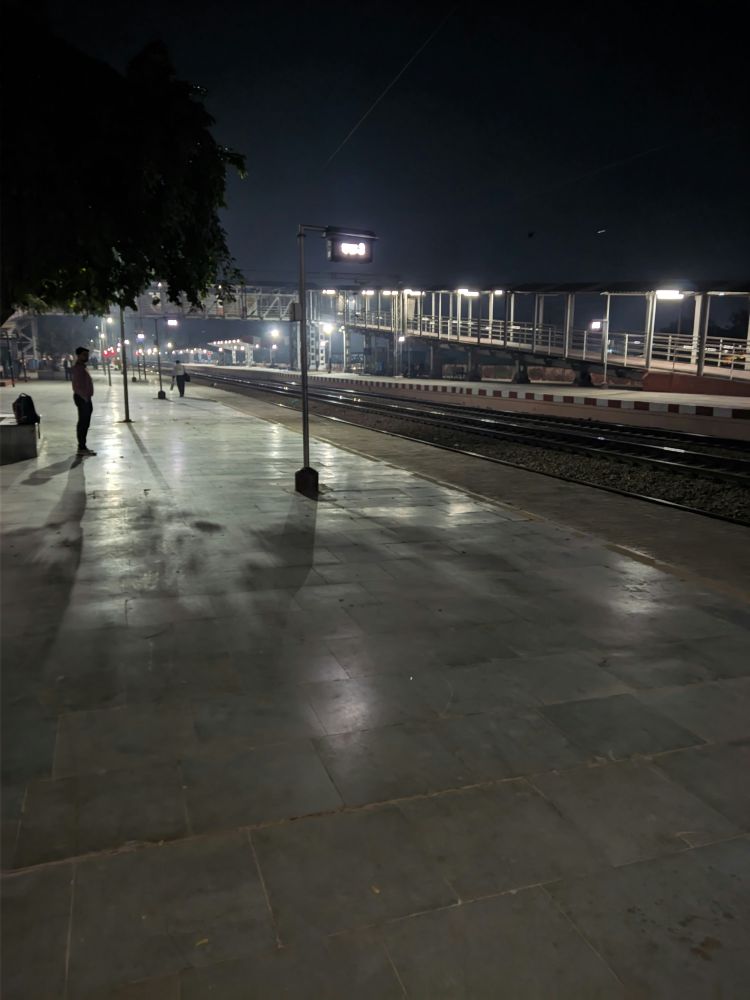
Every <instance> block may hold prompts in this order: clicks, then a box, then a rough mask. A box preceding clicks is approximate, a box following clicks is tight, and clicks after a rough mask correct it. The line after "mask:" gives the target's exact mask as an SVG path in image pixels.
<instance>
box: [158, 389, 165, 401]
mask: <svg viewBox="0 0 750 1000" xmlns="http://www.w3.org/2000/svg"><path fill="white" fill-rule="evenodd" d="M156 398H157V399H166V398H167V394H166V392H164V390H163V389H159V391H158V392H157V394H156Z"/></svg>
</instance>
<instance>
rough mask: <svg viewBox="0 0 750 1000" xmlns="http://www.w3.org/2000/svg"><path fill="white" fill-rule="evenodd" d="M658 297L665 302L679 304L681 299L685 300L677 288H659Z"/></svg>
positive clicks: (657, 290)
mask: <svg viewBox="0 0 750 1000" xmlns="http://www.w3.org/2000/svg"><path fill="white" fill-rule="evenodd" d="M656 297H657V299H661V300H662V301H665V302H678V301H679V300H680V299H684V298H685V296H684V295H683V294H682V292H681V291H679V289H677V288H657V289H656Z"/></svg>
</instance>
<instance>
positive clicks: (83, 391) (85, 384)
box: [72, 347, 96, 455]
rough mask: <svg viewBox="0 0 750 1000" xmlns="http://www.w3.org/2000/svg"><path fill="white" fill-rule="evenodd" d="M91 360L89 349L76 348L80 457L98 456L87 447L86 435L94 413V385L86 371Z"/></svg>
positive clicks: (76, 393)
mask: <svg viewBox="0 0 750 1000" xmlns="http://www.w3.org/2000/svg"><path fill="white" fill-rule="evenodd" d="M88 359H89V351H88V348H87V347H76V363H75V364H74V365H73V378H72V382H73V402H74V403H75V404H76V407H77V409H78V424H77V425H76V436H77V437H78V454H79V455H96V452H95V451H92V450H91V448H88V447H87V446H86V435H87V434H88V430H89V425H90V423H91V414H92V413H93V412H94V404H93V403H92V401H91V400H92V398H93V395H94V383H93V382H92V380H91V376H90V375H89V373H88V371H87V370H86V362H87V361H88Z"/></svg>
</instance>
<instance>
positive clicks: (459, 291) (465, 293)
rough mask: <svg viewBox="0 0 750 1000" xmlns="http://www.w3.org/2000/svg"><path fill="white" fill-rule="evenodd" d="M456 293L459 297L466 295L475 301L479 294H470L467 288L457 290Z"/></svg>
mask: <svg viewBox="0 0 750 1000" xmlns="http://www.w3.org/2000/svg"><path fill="white" fill-rule="evenodd" d="M456 292H457V293H458V294H459V295H467V296H468V297H469V298H470V299H475V298H476V297H477V295H479V292H471V291H469V289H468V288H457V289H456Z"/></svg>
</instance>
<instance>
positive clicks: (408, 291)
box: [404, 288, 424, 295]
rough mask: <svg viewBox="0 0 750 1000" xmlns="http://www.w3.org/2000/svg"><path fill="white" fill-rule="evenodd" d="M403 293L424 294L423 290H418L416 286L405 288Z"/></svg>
mask: <svg viewBox="0 0 750 1000" xmlns="http://www.w3.org/2000/svg"><path fill="white" fill-rule="evenodd" d="M404 295H424V292H420V291H419V290H418V289H416V288H405V289H404Z"/></svg>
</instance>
